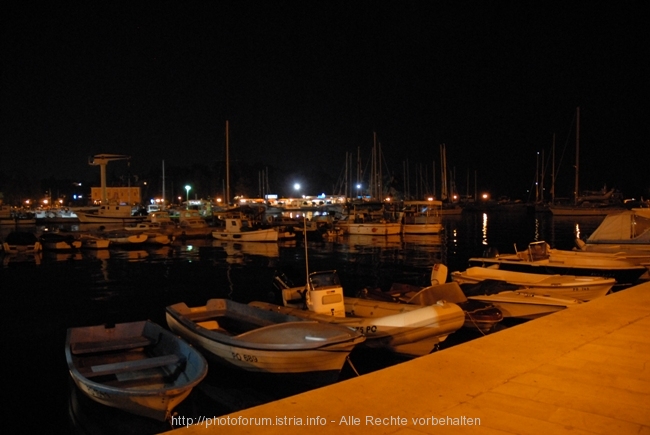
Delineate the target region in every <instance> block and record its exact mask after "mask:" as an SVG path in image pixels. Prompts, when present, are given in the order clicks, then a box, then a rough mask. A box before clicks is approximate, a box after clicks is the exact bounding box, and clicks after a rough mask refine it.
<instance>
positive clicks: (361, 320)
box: [251, 270, 465, 357]
mask: <svg viewBox="0 0 650 435" xmlns="http://www.w3.org/2000/svg"><path fill="white" fill-rule="evenodd" d="M275 282H276V285H278V286H279V287H281V291H282V299H283V301H284V306H276V305H273V304H268V303H265V302H251V305H254V306H256V307H259V308H264V309H266V310H271V311H276V312H280V313H285V314H290V315H294V316H297V317H303V318H307V319H310V320H317V321H319V322H323V323H332V324H335V325H346V326H350V327H353V328H355V329H357V330H358V331H361V332H362V333H363V334H365V336H366V341H365V342H364V346H367V347H372V348H384V349H388V350H390V351H393V352H395V353H398V354H402V355H405V356H409V357H416V356H421V355H426V354H428V353H430V352H431V351H433V350H434V349H435V348H436V346H437V345H438V344H440V343H441V342H442V341H444V340H445V339H446V338H447V336H448V335H449V334H451V333H453V332H455V331H457V330H458V329H459V328H460V327H462V326H463V323H464V322H465V314H464V313H463V310H461V308H460V307H459V306H458V305H456V304H454V303H449V302H445V301H437V302H436V303H435V304H432V305H428V306H417V305H408V304H400V303H396V302H384V301H375V300H369V299H362V298H351V297H344V296H343V288H342V287H341V284H340V281H339V277H338V274H337V273H336V271H335V270H328V271H320V272H313V273H311V274H309V279H308V284H307V286H306V287H305V286H301V287H289V285H288V284H287V283H286V282H285V281H284V280H282V278H281V277H279V276H276V278H275ZM305 308H306V309H305Z"/></svg>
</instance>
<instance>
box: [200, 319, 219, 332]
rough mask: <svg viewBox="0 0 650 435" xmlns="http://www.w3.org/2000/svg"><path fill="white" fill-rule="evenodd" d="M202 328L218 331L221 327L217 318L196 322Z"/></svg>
mask: <svg viewBox="0 0 650 435" xmlns="http://www.w3.org/2000/svg"><path fill="white" fill-rule="evenodd" d="M196 324H197V325H198V326H200V327H201V328H205V329H209V330H211V331H216V330H217V329H219V324H218V323H217V321H216V320H206V321H205V322H196Z"/></svg>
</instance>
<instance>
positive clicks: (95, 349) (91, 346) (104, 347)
mask: <svg viewBox="0 0 650 435" xmlns="http://www.w3.org/2000/svg"><path fill="white" fill-rule="evenodd" d="M151 344H153V341H152V340H151V339H150V338H147V337H142V336H140V337H127V338H121V339H119V340H109V341H86V342H84V341H81V342H77V343H73V344H72V346H71V347H70V348H71V349H70V350H71V351H72V354H73V355H83V354H87V353H99V352H111V351H115V350H128V349H136V348H138V347H145V346H149V345H151Z"/></svg>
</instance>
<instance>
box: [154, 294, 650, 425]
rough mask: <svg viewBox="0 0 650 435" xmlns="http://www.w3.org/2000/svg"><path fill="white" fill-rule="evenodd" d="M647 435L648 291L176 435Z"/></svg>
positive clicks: (649, 401) (649, 374)
mask: <svg viewBox="0 0 650 435" xmlns="http://www.w3.org/2000/svg"><path fill="white" fill-rule="evenodd" d="M217 433H219V434H223V433H227V434H262V433H263V434H265V435H266V434H269V435H270V434H282V435H285V434H307V433H308V434H337V435H340V434H362V433H363V434H365V433H373V434H400V435H406V434H422V433H427V434H446V433H453V434H458V433H466V434H526V435H528V434H540V435H551V434H553V435H555V434H572V435H578V434H617V435H620V434H647V435H650V282H648V283H644V284H641V285H638V286H636V287H632V288H629V289H626V290H622V291H620V292H618V293H615V294H612V295H608V296H605V297H603V298H600V299H597V300H593V301H591V302H588V303H585V304H582V305H580V306H577V307H575V308H571V309H568V310H564V311H561V312H558V313H555V314H552V315H549V316H546V317H543V318H541V319H537V320H534V321H530V322H527V323H525V324H522V325H518V326H515V327H512V328H510V329H507V330H504V331H500V332H498V333H494V334H491V335H488V336H486V337H482V338H479V339H476V340H473V341H470V342H467V343H463V344H460V345H457V346H454V347H451V348H449V349H445V350H442V351H438V352H435V353H433V354H431V355H427V356H424V357H420V358H416V359H414V360H412V361H409V362H405V363H401V364H398V365H395V366H392V367H389V368H386V369H383V370H379V371H376V372H373V373H370V374H367V375H363V376H361V377H359V378H355V379H350V380H347V381H344V382H340V383H337V384H334V385H331V386H327V387H324V388H320V389H317V390H312V391H309V392H306V393H303V394H299V395H296V396H292V397H288V398H286V399H283V400H279V401H276V402H272V403H268V404H265V405H261V406H257V407H254V408H250V409H246V410H244V411H241V412H237V413H233V414H230V415H227V416H221V417H213V416H206V419H205V420H203V421H202V422H197V424H194V425H191V426H188V427H186V428H181V429H176V430H173V431H170V432H167V434H171V435H198V434H201V435H208V434H217Z"/></svg>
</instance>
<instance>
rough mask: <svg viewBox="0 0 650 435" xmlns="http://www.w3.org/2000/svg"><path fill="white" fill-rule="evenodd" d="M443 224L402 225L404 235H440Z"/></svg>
mask: <svg viewBox="0 0 650 435" xmlns="http://www.w3.org/2000/svg"><path fill="white" fill-rule="evenodd" d="M441 231H442V224H402V233H403V234H439V233H440V232H441Z"/></svg>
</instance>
